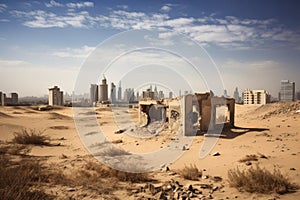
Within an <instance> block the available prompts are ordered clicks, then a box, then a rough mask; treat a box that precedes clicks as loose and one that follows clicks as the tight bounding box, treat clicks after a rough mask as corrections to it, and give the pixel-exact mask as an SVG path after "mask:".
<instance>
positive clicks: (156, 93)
mask: <svg viewBox="0 0 300 200" xmlns="http://www.w3.org/2000/svg"><path fill="white" fill-rule="evenodd" d="M154 99H156V100H157V99H160V98H159V94H158V91H157V87H156V85H155V87H154Z"/></svg>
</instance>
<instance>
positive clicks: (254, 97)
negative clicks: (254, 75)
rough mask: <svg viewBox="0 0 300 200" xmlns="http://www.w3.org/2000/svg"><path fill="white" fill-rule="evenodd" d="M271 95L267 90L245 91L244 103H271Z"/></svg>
mask: <svg viewBox="0 0 300 200" xmlns="http://www.w3.org/2000/svg"><path fill="white" fill-rule="evenodd" d="M270 98H271V95H270V94H269V93H268V92H267V91H266V90H250V89H246V90H245V91H244V92H243V100H244V104H267V103H270Z"/></svg>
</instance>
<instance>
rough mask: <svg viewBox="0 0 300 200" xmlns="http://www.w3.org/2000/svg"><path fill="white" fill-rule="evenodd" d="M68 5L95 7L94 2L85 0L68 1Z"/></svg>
mask: <svg viewBox="0 0 300 200" xmlns="http://www.w3.org/2000/svg"><path fill="white" fill-rule="evenodd" d="M67 7H69V8H79V9H80V8H85V7H94V2H90V1H85V2H79V3H67Z"/></svg>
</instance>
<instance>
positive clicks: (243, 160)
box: [239, 154, 258, 162]
mask: <svg viewBox="0 0 300 200" xmlns="http://www.w3.org/2000/svg"><path fill="white" fill-rule="evenodd" d="M239 161H240V162H250V161H258V157H257V155H255V154H251V155H246V157H245V158H242V159H240V160H239Z"/></svg>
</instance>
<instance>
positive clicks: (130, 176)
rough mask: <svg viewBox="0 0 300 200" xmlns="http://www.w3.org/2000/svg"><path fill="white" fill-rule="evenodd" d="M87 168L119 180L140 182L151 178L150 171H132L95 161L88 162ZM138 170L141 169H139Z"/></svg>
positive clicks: (99, 174) (101, 175)
mask: <svg viewBox="0 0 300 200" xmlns="http://www.w3.org/2000/svg"><path fill="white" fill-rule="evenodd" d="M86 169H87V170H92V171H94V172H96V174H97V175H98V176H100V177H101V178H116V179H118V180H119V181H124V182H132V183H138V182H144V181H150V180H151V179H150V178H149V174H148V173H132V172H124V171H119V170H116V169H112V168H109V167H107V166H104V165H101V164H99V163H95V162H87V164H86ZM137 171H139V170H138V169H137ZM140 171H142V170H140Z"/></svg>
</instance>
